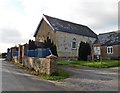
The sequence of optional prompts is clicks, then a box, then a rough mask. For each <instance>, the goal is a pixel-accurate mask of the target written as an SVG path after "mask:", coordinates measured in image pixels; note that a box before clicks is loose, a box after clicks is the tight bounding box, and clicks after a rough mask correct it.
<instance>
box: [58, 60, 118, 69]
mask: <svg viewBox="0 0 120 93" xmlns="http://www.w3.org/2000/svg"><path fill="white" fill-rule="evenodd" d="M57 64H58V65H69V66H87V67H95V68H110V67H120V60H103V61H102V62H89V61H74V62H65V61H58V62H57Z"/></svg>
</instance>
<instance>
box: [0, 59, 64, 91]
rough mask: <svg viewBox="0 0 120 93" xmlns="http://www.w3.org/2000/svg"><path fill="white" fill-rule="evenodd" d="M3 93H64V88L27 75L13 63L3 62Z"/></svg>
mask: <svg viewBox="0 0 120 93" xmlns="http://www.w3.org/2000/svg"><path fill="white" fill-rule="evenodd" d="M1 61H2V60H0V62H1ZM2 91H64V88H61V87H58V86H56V85H55V84H53V83H51V82H48V81H47V80H42V79H38V78H37V77H36V76H33V75H30V74H27V73H25V71H24V70H22V69H18V67H16V66H15V65H14V64H12V63H9V62H6V61H2Z"/></svg>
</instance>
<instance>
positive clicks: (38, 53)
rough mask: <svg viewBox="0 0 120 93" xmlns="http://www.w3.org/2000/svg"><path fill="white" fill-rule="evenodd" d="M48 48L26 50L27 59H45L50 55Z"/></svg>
mask: <svg viewBox="0 0 120 93" xmlns="http://www.w3.org/2000/svg"><path fill="white" fill-rule="evenodd" d="M49 50H50V49H49V48H38V49H35V50H27V53H26V54H27V56H29V57H39V58H45V57H46V56H48V55H50V52H49Z"/></svg>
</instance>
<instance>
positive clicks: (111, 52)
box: [107, 46, 113, 54]
mask: <svg viewBox="0 0 120 93" xmlns="http://www.w3.org/2000/svg"><path fill="white" fill-rule="evenodd" d="M108 48H112V51H110V53H109V52H108ZM107 54H113V46H108V47H107Z"/></svg>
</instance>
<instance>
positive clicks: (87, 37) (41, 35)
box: [34, 15, 97, 58]
mask: <svg viewBox="0 0 120 93" xmlns="http://www.w3.org/2000/svg"><path fill="white" fill-rule="evenodd" d="M34 37H35V41H38V42H45V40H46V39H47V38H49V39H51V41H52V42H53V43H54V44H55V45H56V48H57V53H58V56H59V57H62V58H66V57H67V58H77V57H78V49H79V46H80V42H81V41H83V42H88V43H94V41H95V40H96V39H97V35H96V34H95V33H94V32H93V31H92V30H91V29H90V28H89V27H87V26H85V25H80V24H76V23H72V22H69V21H64V20H61V19H58V18H54V17H50V16H47V15H43V17H42V19H41V21H40V23H39V25H38V27H37V29H36V31H35V34H34Z"/></svg>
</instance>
